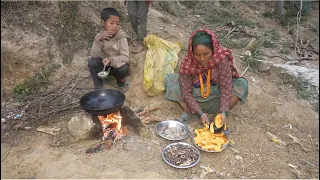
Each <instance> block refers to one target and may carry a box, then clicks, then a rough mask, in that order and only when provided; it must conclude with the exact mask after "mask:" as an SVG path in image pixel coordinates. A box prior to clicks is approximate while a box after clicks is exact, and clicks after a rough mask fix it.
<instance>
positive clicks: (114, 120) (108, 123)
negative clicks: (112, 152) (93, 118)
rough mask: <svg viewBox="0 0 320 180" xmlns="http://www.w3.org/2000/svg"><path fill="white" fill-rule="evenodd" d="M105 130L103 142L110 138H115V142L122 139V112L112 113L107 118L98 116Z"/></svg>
mask: <svg viewBox="0 0 320 180" xmlns="http://www.w3.org/2000/svg"><path fill="white" fill-rule="evenodd" d="M98 119H99V121H100V124H101V126H102V130H103V140H105V139H107V138H108V136H111V137H114V141H116V140H118V139H120V138H121V137H122V129H121V120H122V116H121V114H120V111H118V112H116V113H111V114H108V115H106V116H98Z"/></svg>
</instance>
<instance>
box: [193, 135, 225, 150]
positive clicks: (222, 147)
mask: <svg viewBox="0 0 320 180" xmlns="http://www.w3.org/2000/svg"><path fill="white" fill-rule="evenodd" d="M195 136H196V134H195V133H194V136H193V137H192V142H193V144H194V146H196V147H197V148H198V149H200V150H202V151H204V152H216V151H215V150H211V151H210V150H205V149H202V148H201V147H200V146H198V144H197V143H196V142H194V138H195ZM225 136H226V138H227V139H228V141H227V142H226V143H225V144H224V145H222V146H221V150H222V151H223V150H224V149H225V148H227V147H228V145H229V141H230V140H229V136H227V135H225Z"/></svg>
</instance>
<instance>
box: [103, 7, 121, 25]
mask: <svg viewBox="0 0 320 180" xmlns="http://www.w3.org/2000/svg"><path fill="white" fill-rule="evenodd" d="M110 16H118V17H119V18H120V19H121V16H120V13H119V11H117V10H116V9H114V8H104V9H103V10H102V11H101V14H100V17H101V19H103V21H104V22H106V21H107V20H108V19H109V17H110Z"/></svg>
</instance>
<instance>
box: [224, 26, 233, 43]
mask: <svg viewBox="0 0 320 180" xmlns="http://www.w3.org/2000/svg"><path fill="white" fill-rule="evenodd" d="M235 29H236V27H233V28H232V29H231V30H230V31H229V32H228V33H227V35H225V36H224V37H223V38H222V39H221V40H223V39H224V38H226V37H227V36H229V34H231V33H232V32H233V31H234V30H235Z"/></svg>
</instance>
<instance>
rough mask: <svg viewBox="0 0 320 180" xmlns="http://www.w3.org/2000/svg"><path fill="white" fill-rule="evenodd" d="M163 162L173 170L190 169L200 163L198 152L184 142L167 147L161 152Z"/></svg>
mask: <svg viewBox="0 0 320 180" xmlns="http://www.w3.org/2000/svg"><path fill="white" fill-rule="evenodd" d="M162 158H163V160H164V161H165V162H166V163H167V164H169V165H170V166H172V167H175V168H190V167H193V166H195V165H196V164H198V163H199V161H200V152H199V150H198V149H197V148H195V147H194V146H192V145H190V144H188V143H185V142H176V143H171V144H169V145H167V146H166V147H165V148H164V149H163V150H162Z"/></svg>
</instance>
